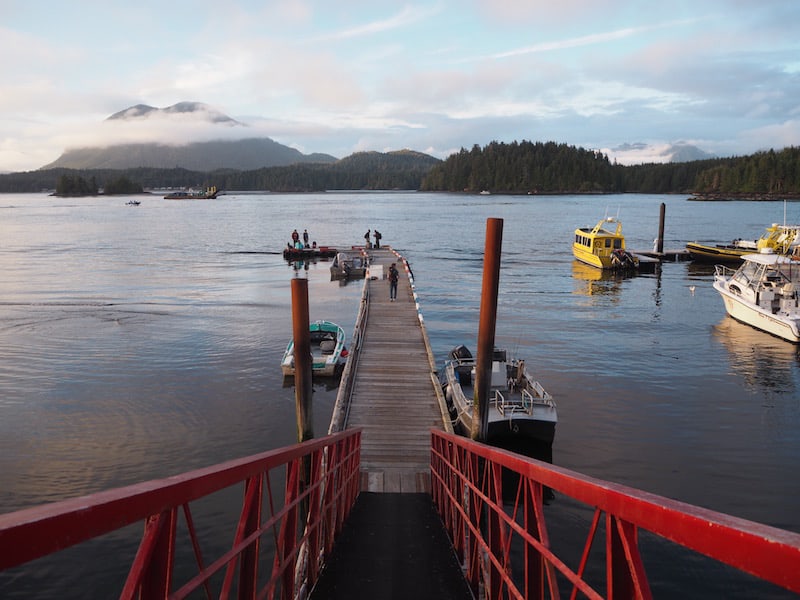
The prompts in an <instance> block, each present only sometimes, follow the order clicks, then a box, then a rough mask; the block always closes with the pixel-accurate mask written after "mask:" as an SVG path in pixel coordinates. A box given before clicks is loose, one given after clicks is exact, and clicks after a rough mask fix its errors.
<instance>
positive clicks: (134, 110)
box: [106, 102, 242, 125]
mask: <svg viewBox="0 0 800 600" xmlns="http://www.w3.org/2000/svg"><path fill="white" fill-rule="evenodd" d="M170 115H191V116H192V117H196V118H200V119H204V120H206V121H209V122H211V123H224V124H226V125H242V123H240V122H239V121H237V120H236V119H232V118H231V117H229V116H228V115H226V114H223V113H221V112H219V111H218V110H217V109H215V108H212V107H211V106H209V105H208V104H203V103H202V102H178V103H177V104H173V105H172V106H168V107H166V108H156V107H154V106H148V105H147V104H137V105H135V106H131V107H129V108H126V109H125V110H121V111H119V112H116V113H114V114H113V115H111V116H110V117H108V118H107V119H106V121H135V120H141V119H147V118H152V117H161V116H164V117H169V116H170Z"/></svg>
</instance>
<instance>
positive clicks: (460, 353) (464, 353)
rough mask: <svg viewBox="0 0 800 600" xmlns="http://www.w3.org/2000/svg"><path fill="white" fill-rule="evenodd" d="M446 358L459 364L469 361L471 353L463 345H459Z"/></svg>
mask: <svg viewBox="0 0 800 600" xmlns="http://www.w3.org/2000/svg"><path fill="white" fill-rule="evenodd" d="M447 357H448V358H449V359H450V360H456V361H459V362H461V361H464V360H470V359H471V358H472V352H470V351H469V348H467V347H466V346H465V345H464V344H461V345H460V346H456V347H455V348H453V349H452V350H450V354H448V355H447Z"/></svg>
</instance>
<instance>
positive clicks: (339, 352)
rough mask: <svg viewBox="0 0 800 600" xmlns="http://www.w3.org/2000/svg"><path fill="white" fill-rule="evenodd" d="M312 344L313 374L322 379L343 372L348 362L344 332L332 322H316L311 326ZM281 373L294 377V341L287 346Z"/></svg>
mask: <svg viewBox="0 0 800 600" xmlns="http://www.w3.org/2000/svg"><path fill="white" fill-rule="evenodd" d="M309 336H310V344H311V373H312V375H316V376H320V377H334V376H336V375H338V374H339V373H340V372H341V369H342V368H343V367H344V362H345V360H346V358H345V357H346V354H347V353H346V349H345V345H344V344H345V334H344V330H343V329H342V328H341V327H339V326H338V325H337V324H336V323H331V322H330V321H314V322H313V323H311V324H310V326H309ZM281 372H282V373H283V375H284V376H285V377H289V376H293V375H294V372H295V363H294V340H291V341H290V342H289V344H288V345H287V346H286V350H285V351H284V353H283V359H282V360H281Z"/></svg>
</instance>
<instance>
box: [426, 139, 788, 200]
mask: <svg viewBox="0 0 800 600" xmlns="http://www.w3.org/2000/svg"><path fill="white" fill-rule="evenodd" d="M420 189H422V190H426V191H471V192H477V191H481V190H488V191H491V192H493V193H542V194H547V193H621V192H638V193H686V194H692V193H693V194H698V195H708V196H726V197H736V196H740V195H742V196H749V197H753V196H769V195H774V196H776V197H783V196H790V197H800V148H794V147H791V148H785V149H783V150H781V151H778V152H776V151H773V150H770V151H768V152H759V153H757V154H753V155H750V156H744V157H734V158H713V159H706V160H698V161H691V162H683V163H665V164H645V165H633V166H624V165H620V164H616V163H612V162H610V161H609V159H608V157H607V156H606V155H604V154H602V153H600V152H595V151H592V150H585V149H583V148H576V147H574V146H569V145H567V144H557V143H555V142H546V143H542V142H526V141H523V142H514V143H511V144H505V143H499V142H492V143H491V144H488V145H487V146H485V147H483V148H481V147H479V146H477V145H476V146H473V147H472V149H471V150H466V149H463V148H462V149H461V151H460V152H458V153H456V154H453V155H451V156H449V157H448V158H447V159H446V160H445V161H444V162H442V163H439V164H438V165H436V166H435V167H434V168H433V169H431V171H430V172H429V173H428V174H427V175H426V177H425V179H424V180H423V181H422V185H421V186H420Z"/></svg>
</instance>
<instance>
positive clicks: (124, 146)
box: [42, 102, 336, 171]
mask: <svg viewBox="0 0 800 600" xmlns="http://www.w3.org/2000/svg"><path fill="white" fill-rule="evenodd" d="M99 133H102V134H103V135H98V136H97V143H96V145H95V144H91V145H89V144H87V145H86V146H84V147H81V148H71V149H68V150H66V151H65V152H64V153H63V154H62V155H61V156H60V157H59V158H58V159H57V160H55V161H53V162H52V163H49V164H47V165H45V166H43V167H42V168H43V169H51V168H56V167H60V168H68V169H128V168H136V167H155V168H174V167H181V168H185V169H190V170H193V171H213V170H215V169H239V170H252V169H259V168H262V167H277V166H286V165H291V164H296V163H309V162H324V163H329V162H334V161H335V160H336V158H335V157H333V156H331V155H329V154H319V153H314V154H303V153H302V152H300V151H299V150H297V149H295V148H291V147H289V146H285V145H283V144H280V143H278V142H276V141H274V140H272V139H271V138H269V137H264V136H261V135H259V132H258V131H256V130H253V129H252V128H250V127H249V126H248V125H246V124H244V123H241V122H240V121H237V120H236V119H233V118H231V117H229V116H228V115H225V114H224V113H222V112H220V111H218V110H216V109H214V108H213V107H211V106H209V105H207V104H203V103H202V102H179V103H177V104H174V105H172V106H168V107H166V108H156V107H153V106H149V105H147V104H137V105H135V106H131V107H128V108H126V109H124V110H121V111H119V112H116V113H114V114H113V115H111V116H110V117H108V118H107V119H105V121H104V122H103V124H102V130H101V132H99Z"/></svg>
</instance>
